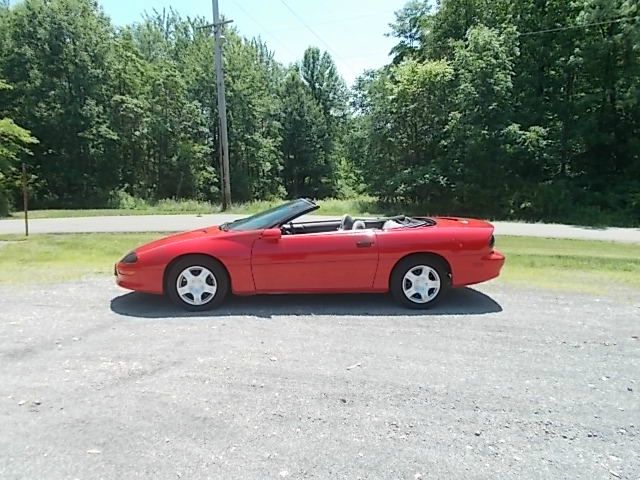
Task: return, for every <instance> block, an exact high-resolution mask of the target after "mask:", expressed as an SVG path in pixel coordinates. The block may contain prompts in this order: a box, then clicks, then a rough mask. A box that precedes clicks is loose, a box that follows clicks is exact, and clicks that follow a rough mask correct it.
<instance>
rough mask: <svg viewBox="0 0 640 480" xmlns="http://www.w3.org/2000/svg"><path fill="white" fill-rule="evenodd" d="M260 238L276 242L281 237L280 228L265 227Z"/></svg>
mask: <svg viewBox="0 0 640 480" xmlns="http://www.w3.org/2000/svg"><path fill="white" fill-rule="evenodd" d="M260 238H262V239H263V240H266V241H268V242H277V241H278V240H280V238H282V230H280V229H279V228H267V229H266V230H264V231H263V232H262V236H261V237H260Z"/></svg>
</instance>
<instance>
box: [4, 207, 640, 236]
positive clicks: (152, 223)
mask: <svg viewBox="0 0 640 480" xmlns="http://www.w3.org/2000/svg"><path fill="white" fill-rule="evenodd" d="M240 217H242V215H235V214H216V215H139V216H122V217H117V216H111V217H76V218H39V219H35V220H30V221H29V231H30V232H31V233H32V234H37V233H88V232H180V231H185V230H194V229H196V228H204V227H209V226H211V225H219V224H221V223H224V222H230V221H232V220H235V219H236V218H240ZM336 218H339V215H331V216H323V215H307V216H304V217H300V219H299V220H298V221H312V220H331V219H336ZM493 225H494V226H495V228H496V234H497V235H515V236H520V237H521V236H527V237H549V238H575V239H581V240H603V241H609V242H623V243H640V228H613V227H606V228H598V227H576V226H572V225H559V224H551V223H520V222H493ZM23 233H24V223H23V222H21V221H19V219H8V220H0V235H6V234H16V235H21V234H23Z"/></svg>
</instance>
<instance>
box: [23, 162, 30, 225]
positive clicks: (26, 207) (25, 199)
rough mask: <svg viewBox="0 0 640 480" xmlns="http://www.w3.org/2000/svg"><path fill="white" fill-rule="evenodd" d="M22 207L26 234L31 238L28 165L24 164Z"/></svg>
mask: <svg viewBox="0 0 640 480" xmlns="http://www.w3.org/2000/svg"><path fill="white" fill-rule="evenodd" d="M22 206H23V208H24V234H25V236H26V237H28V236H29V195H28V194H27V164H26V163H24V162H22Z"/></svg>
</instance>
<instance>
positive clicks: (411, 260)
mask: <svg viewBox="0 0 640 480" xmlns="http://www.w3.org/2000/svg"><path fill="white" fill-rule="evenodd" d="M450 288H451V277H450V276H449V268H448V266H447V264H446V262H444V261H443V260H442V259H440V258H439V257H435V256H431V255H415V256H411V257H408V258H405V259H404V260H401V261H400V262H399V263H398V265H396V267H395V268H394V269H393V272H392V274H391V284H390V290H391V294H392V295H393V297H394V298H395V299H396V300H397V301H398V302H399V303H401V304H402V305H405V306H407V307H409V308H416V309H424V308H429V307H431V306H433V305H435V304H436V303H437V302H438V301H440V299H441V298H442V297H443V296H444V295H445V294H446V293H447V291H448V290H449V289H450Z"/></svg>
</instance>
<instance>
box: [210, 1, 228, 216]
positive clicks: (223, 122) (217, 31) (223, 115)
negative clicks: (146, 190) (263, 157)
mask: <svg viewBox="0 0 640 480" xmlns="http://www.w3.org/2000/svg"><path fill="white" fill-rule="evenodd" d="M211 3H212V6H213V25H212V26H213V33H214V38H215V49H216V52H215V66H216V91H217V94H218V117H219V126H220V155H221V157H222V161H221V164H222V165H221V167H222V168H221V170H222V171H221V173H222V210H227V209H228V208H229V207H231V178H230V176H229V138H228V136H227V100H226V98H225V91H224V72H223V70H222V42H223V41H224V37H223V36H222V27H223V26H224V25H225V24H227V23H231V22H232V21H233V20H225V21H224V22H221V21H220V12H219V10H218V0H212V1H211Z"/></svg>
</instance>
